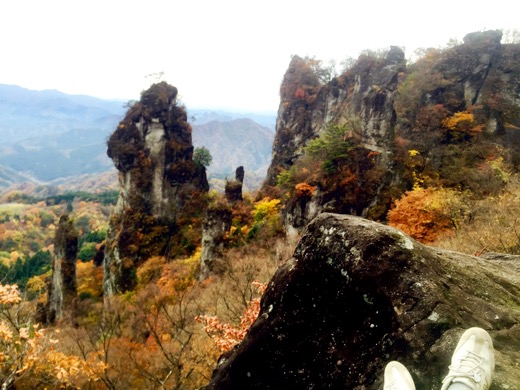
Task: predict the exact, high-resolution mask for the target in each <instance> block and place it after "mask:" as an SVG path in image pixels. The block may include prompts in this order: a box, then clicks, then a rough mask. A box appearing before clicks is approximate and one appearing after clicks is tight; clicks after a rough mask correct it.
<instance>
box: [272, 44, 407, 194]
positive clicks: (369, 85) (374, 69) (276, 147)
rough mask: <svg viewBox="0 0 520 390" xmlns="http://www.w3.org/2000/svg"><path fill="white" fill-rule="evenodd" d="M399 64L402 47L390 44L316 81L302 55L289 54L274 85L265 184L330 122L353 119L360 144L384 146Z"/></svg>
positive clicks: (391, 121)
mask: <svg viewBox="0 0 520 390" xmlns="http://www.w3.org/2000/svg"><path fill="white" fill-rule="evenodd" d="M405 64H406V62H405V58H404V52H403V51H402V50H401V49H399V48H397V47H392V48H391V49H390V51H389V52H388V54H387V55H386V56H385V58H378V59H375V58H370V57H368V56H366V57H361V58H360V59H359V60H358V62H357V64H356V65H355V66H354V67H353V68H352V69H351V70H350V71H348V72H346V73H345V74H343V75H342V76H340V77H338V78H335V79H333V80H332V81H330V82H329V83H327V84H322V83H321V82H320V79H319V77H318V75H317V74H316V72H315V70H313V69H312V67H311V66H310V65H309V63H308V61H306V60H304V59H302V58H300V57H298V56H294V57H293V59H292V61H291V63H290V64H289V68H288V70H287V72H286V74H285V76H284V79H283V82H282V86H281V88H280V108H279V111H278V118H277V122H276V136H275V140H274V143H273V159H272V163H271V166H270V167H269V170H268V174H267V179H266V184H267V185H275V184H276V182H277V175H278V174H279V173H280V171H281V170H282V169H288V168H290V167H291V165H292V164H293V163H294V161H295V159H296V158H297V157H298V156H300V155H301V154H302V153H303V147H304V146H305V145H306V144H307V142H308V141H309V140H311V139H313V138H316V137H317V136H318V135H319V134H320V132H322V131H323V130H324V129H325V128H326V127H327V125H329V124H330V123H334V124H336V123H339V124H342V123H346V122H354V123H356V125H357V127H358V128H357V129H356V130H359V131H360V133H359V134H358V136H360V137H361V139H362V144H363V145H365V146H366V147H367V148H369V149H371V150H379V151H386V150H388V145H389V144H390V143H391V138H392V134H391V130H392V129H393V127H394V126H395V122H396V118H395V112H394V110H393V101H394V97H395V90H396V88H397V83H398V75H399V73H400V72H404V70H405Z"/></svg>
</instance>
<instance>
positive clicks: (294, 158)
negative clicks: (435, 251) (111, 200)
mask: <svg viewBox="0 0 520 390" xmlns="http://www.w3.org/2000/svg"><path fill="white" fill-rule="evenodd" d="M500 40H501V32H500V31H484V32H479V33H471V34H468V35H467V36H466V37H465V38H464V43H463V44H461V45H458V46H455V47H452V48H448V49H445V50H430V51H428V52H427V53H426V54H425V56H424V57H423V58H421V59H420V60H418V61H416V63H414V64H411V65H409V66H406V60H405V57H404V53H403V51H402V50H401V49H399V48H398V47H391V48H390V50H389V51H388V52H387V53H386V55H384V56H381V55H371V54H363V55H361V56H360V57H359V59H358V60H357V62H356V63H355V64H354V65H353V66H352V67H350V68H349V69H347V70H345V71H344V73H343V74H341V75H340V76H338V77H336V78H333V79H332V80H330V81H328V82H324V81H323V78H320V70H319V69H318V70H317V69H316V66H315V61H313V60H309V59H302V58H300V57H297V56H294V57H293V58H292V60H291V63H290V64H289V68H288V70H287V72H286V74H285V76H284V79H283V82H282V86H281V90H280V96H281V102H280V107H279V111H278V118H277V123H276V135H275V140H274V143H273V159H272V163H271V166H270V167H269V170H268V175H267V178H266V181H265V183H264V187H263V190H264V191H265V193H270V192H271V193H272V188H270V187H272V186H275V185H277V182H278V179H279V178H281V179H282V180H280V182H282V186H284V185H285V186H286V187H284V188H283V191H284V193H286V192H290V195H291V196H290V197H289V201H288V202H287V205H286V207H285V208H284V214H285V215H284V220H285V224H286V225H288V227H296V228H298V229H300V228H302V227H303V226H305V225H306V224H307V223H308V222H309V220H310V219H309V218H312V217H314V216H316V215H317V214H318V213H319V212H321V211H332V212H337V213H347V214H353V215H359V216H363V217H366V218H369V219H374V220H385V218H386V213H387V211H388V209H389V208H390V207H391V205H392V203H393V201H394V200H395V199H398V198H399V197H400V196H401V195H402V194H403V193H404V192H405V191H407V190H410V189H411V188H412V187H413V185H414V184H415V181H416V179H417V175H418V174H420V175H421V176H422V178H423V179H425V181H426V182H427V183H432V182H435V183H436V185H439V186H444V187H453V188H459V189H469V190H471V191H472V192H474V193H476V194H477V195H486V194H489V193H493V192H494V191H497V189H498V188H500V186H501V185H502V184H501V183H500V180H499V179H497V175H496V174H494V173H491V172H492V171H493V168H489V172H490V173H489V174H484V173H483V172H484V171H485V170H486V169H487V168H483V166H486V164H488V165H489V164H490V161H491V160H490V159H492V160H493V159H494V160H493V161H495V164H498V163H502V161H503V162H505V163H506V164H508V169H517V168H518V167H519V166H520V152H518V151H519V150H520V136H519V132H518V128H519V127H520V103H519V102H520V87H519V85H520V67H519V66H518V63H519V62H518V60H519V59H520V47H519V46H518V45H511V44H508V45H504V44H501V43H500ZM458 115H462V116H458ZM464 116H465V118H466V119H467V120H466V122H464V120H463V119H461V118H463V117H464ZM332 125H339V126H341V125H345V126H346V128H347V130H348V131H347V132H346V133H345V139H348V140H349V142H350V143H351V144H352V147H351V149H350V150H349V151H347V152H345V156H344V157H343V160H342V161H341V163H340V165H341V167H340V169H337V172H336V176H334V175H333V174H331V175H329V177H324V175H322V176H321V177H316V175H314V176H313V175H312V173H311V174H304V173H302V169H300V171H298V170H296V171H294V172H293V171H291V169H293V168H298V164H297V162H299V161H302V159H301V158H300V157H301V156H302V154H304V152H305V146H306V145H308V143H309V141H311V140H313V139H315V138H316V137H318V136H320V135H323V134H324V132H326V130H327V129H328V128H330V127H331V126H332ZM411 150H413V151H415V152H418V154H416V156H419V157H417V158H416V159H415V160H414V159H413V158H411V157H410V154H409V152H410V151H411ZM307 157H308V156H307ZM486 159H487V160H486ZM303 164H305V163H303ZM312 168H313V166H312V165H307V166H305V169H307V171H309V170H312ZM335 168H338V166H336V167H335ZM280 174H282V175H281V176H280ZM284 175H285V176H284ZM288 177H290V179H291V180H294V182H290V181H287V180H286V179H287V178H288ZM288 182H289V183H290V185H292V188H291V187H290V186H289V185H288V184H287V183H288ZM302 182H305V183H306V184H309V185H312V186H315V187H316V191H315V192H314V194H313V196H312V197H307V198H299V197H298V195H297V193H298V191H297V190H296V191H295V190H294V187H295V185H298V184H301V183H302ZM283 183H285V184H283Z"/></svg>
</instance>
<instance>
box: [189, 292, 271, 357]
mask: <svg viewBox="0 0 520 390" xmlns="http://www.w3.org/2000/svg"><path fill="white" fill-rule="evenodd" d="M252 286H253V287H254V288H255V289H256V291H257V292H258V293H259V294H260V295H261V294H263V293H264V291H265V289H266V288H267V285H266V284H263V283H260V282H253V283H252ZM258 313H260V298H259V297H257V298H254V299H252V300H251V301H250V302H249V305H248V306H247V308H246V309H245V310H244V312H243V313H242V315H241V317H240V323H239V324H238V325H232V324H228V323H222V322H221V321H220V320H219V319H218V317H217V316H208V315H201V316H197V317H195V321H197V322H198V323H200V324H203V326H204V331H205V332H206V333H207V334H208V335H209V336H210V337H211V339H212V340H213V341H214V342H215V344H216V345H217V347H218V349H219V350H220V351H221V352H226V351H229V350H231V349H232V348H233V347H234V346H235V345H237V344H238V343H239V342H240V341H242V340H243V339H244V337H245V336H246V334H247V331H248V330H249V328H250V327H251V325H252V324H253V322H254V321H255V320H256V318H257V317H258Z"/></svg>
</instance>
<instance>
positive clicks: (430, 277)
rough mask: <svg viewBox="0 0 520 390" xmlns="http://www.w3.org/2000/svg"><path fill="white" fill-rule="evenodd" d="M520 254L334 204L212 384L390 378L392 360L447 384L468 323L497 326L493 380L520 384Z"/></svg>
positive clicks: (429, 381) (298, 384) (372, 385)
mask: <svg viewBox="0 0 520 390" xmlns="http://www.w3.org/2000/svg"><path fill="white" fill-rule="evenodd" d="M519 324H520V257H519V256H507V255H503V256H498V255H495V256H494V257H493V258H492V259H490V260H488V259H484V258H477V257H473V256H469V255H464V254H461V253H456V252H449V251H443V250H439V249H436V248H432V247H426V246H423V245H421V244H419V243H417V242H415V241H413V240H412V239H410V238H409V237H407V236H406V235H404V234H403V233H402V232H401V231H399V230H397V229H393V228H390V227H388V226H384V225H381V224H378V223H375V222H371V221H368V220H365V219H361V218H359V217H354V216H345V215H338V214H327V213H324V214H322V215H320V216H319V217H317V218H316V219H315V220H314V221H313V222H312V223H311V224H309V225H308V226H307V228H306V230H305V231H304V235H303V237H302V239H301V241H300V243H299V245H298V247H297V248H296V250H295V252H294V255H293V258H292V259H290V260H289V261H288V262H287V263H286V264H285V265H283V266H282V267H281V268H280V269H279V270H278V271H277V272H276V274H275V275H274V277H273V279H272V280H271V282H270V283H269V286H268V288H267V290H266V292H265V294H264V296H263V298H262V302H261V311H260V314H259V316H258V318H257V320H256V322H255V323H254V324H253V326H252V327H251V329H250V330H249V332H248V334H247V336H246V337H245V339H244V340H243V341H242V343H241V344H239V345H238V346H237V347H236V348H235V349H234V350H233V351H231V352H230V353H228V354H227V355H224V356H223V357H221V359H220V361H219V363H218V366H217V368H216V369H215V371H214V374H213V377H212V380H211V382H210V384H209V385H208V386H207V387H206V389H226V390H230V389H280V388H287V389H311V388H316V389H323V388H326V389H341V390H343V389H359V390H361V389H381V388H382V379H383V371H384V367H385V365H386V363H387V362H388V361H390V360H398V361H401V362H402V363H403V364H405V365H406V366H407V367H408V369H409V370H410V372H411V374H412V376H413V378H414V380H415V384H416V386H417V388H418V389H421V388H423V389H430V388H440V387H441V385H440V382H441V380H442V379H443V377H444V376H445V375H446V373H447V371H448V365H449V362H450V358H451V355H452V353H453V349H454V347H455V345H456V343H457V341H458V338H459V337H460V335H461V334H462V332H463V330H464V329H466V328H469V327H472V326H480V327H482V328H484V329H486V330H488V331H489V333H490V334H491V336H492V338H493V340H494V344H495V349H496V372H495V378H494V381H493V383H494V384H493V386H492V389H513V388H516V387H517V386H518V384H519V383H520V371H519V370H518V366H517V362H518V361H520V352H519V351H520V341H519V340H520V325H519Z"/></svg>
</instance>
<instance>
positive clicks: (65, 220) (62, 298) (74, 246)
mask: <svg viewBox="0 0 520 390" xmlns="http://www.w3.org/2000/svg"><path fill="white" fill-rule="evenodd" d="M77 254H78V232H77V231H76V228H75V227H74V222H73V221H72V220H71V219H69V216H68V215H67V214H65V215H63V216H62V217H61V218H60V221H59V223H58V228H57V229H56V237H55V239H54V256H53V260H52V277H51V280H50V283H49V290H48V291H49V298H48V302H47V309H46V320H47V322H51V323H52V322H55V321H56V320H59V319H60V318H61V317H62V315H63V311H64V309H65V308H67V307H69V308H70V307H71V304H72V302H73V300H74V298H76V260H77Z"/></svg>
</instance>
